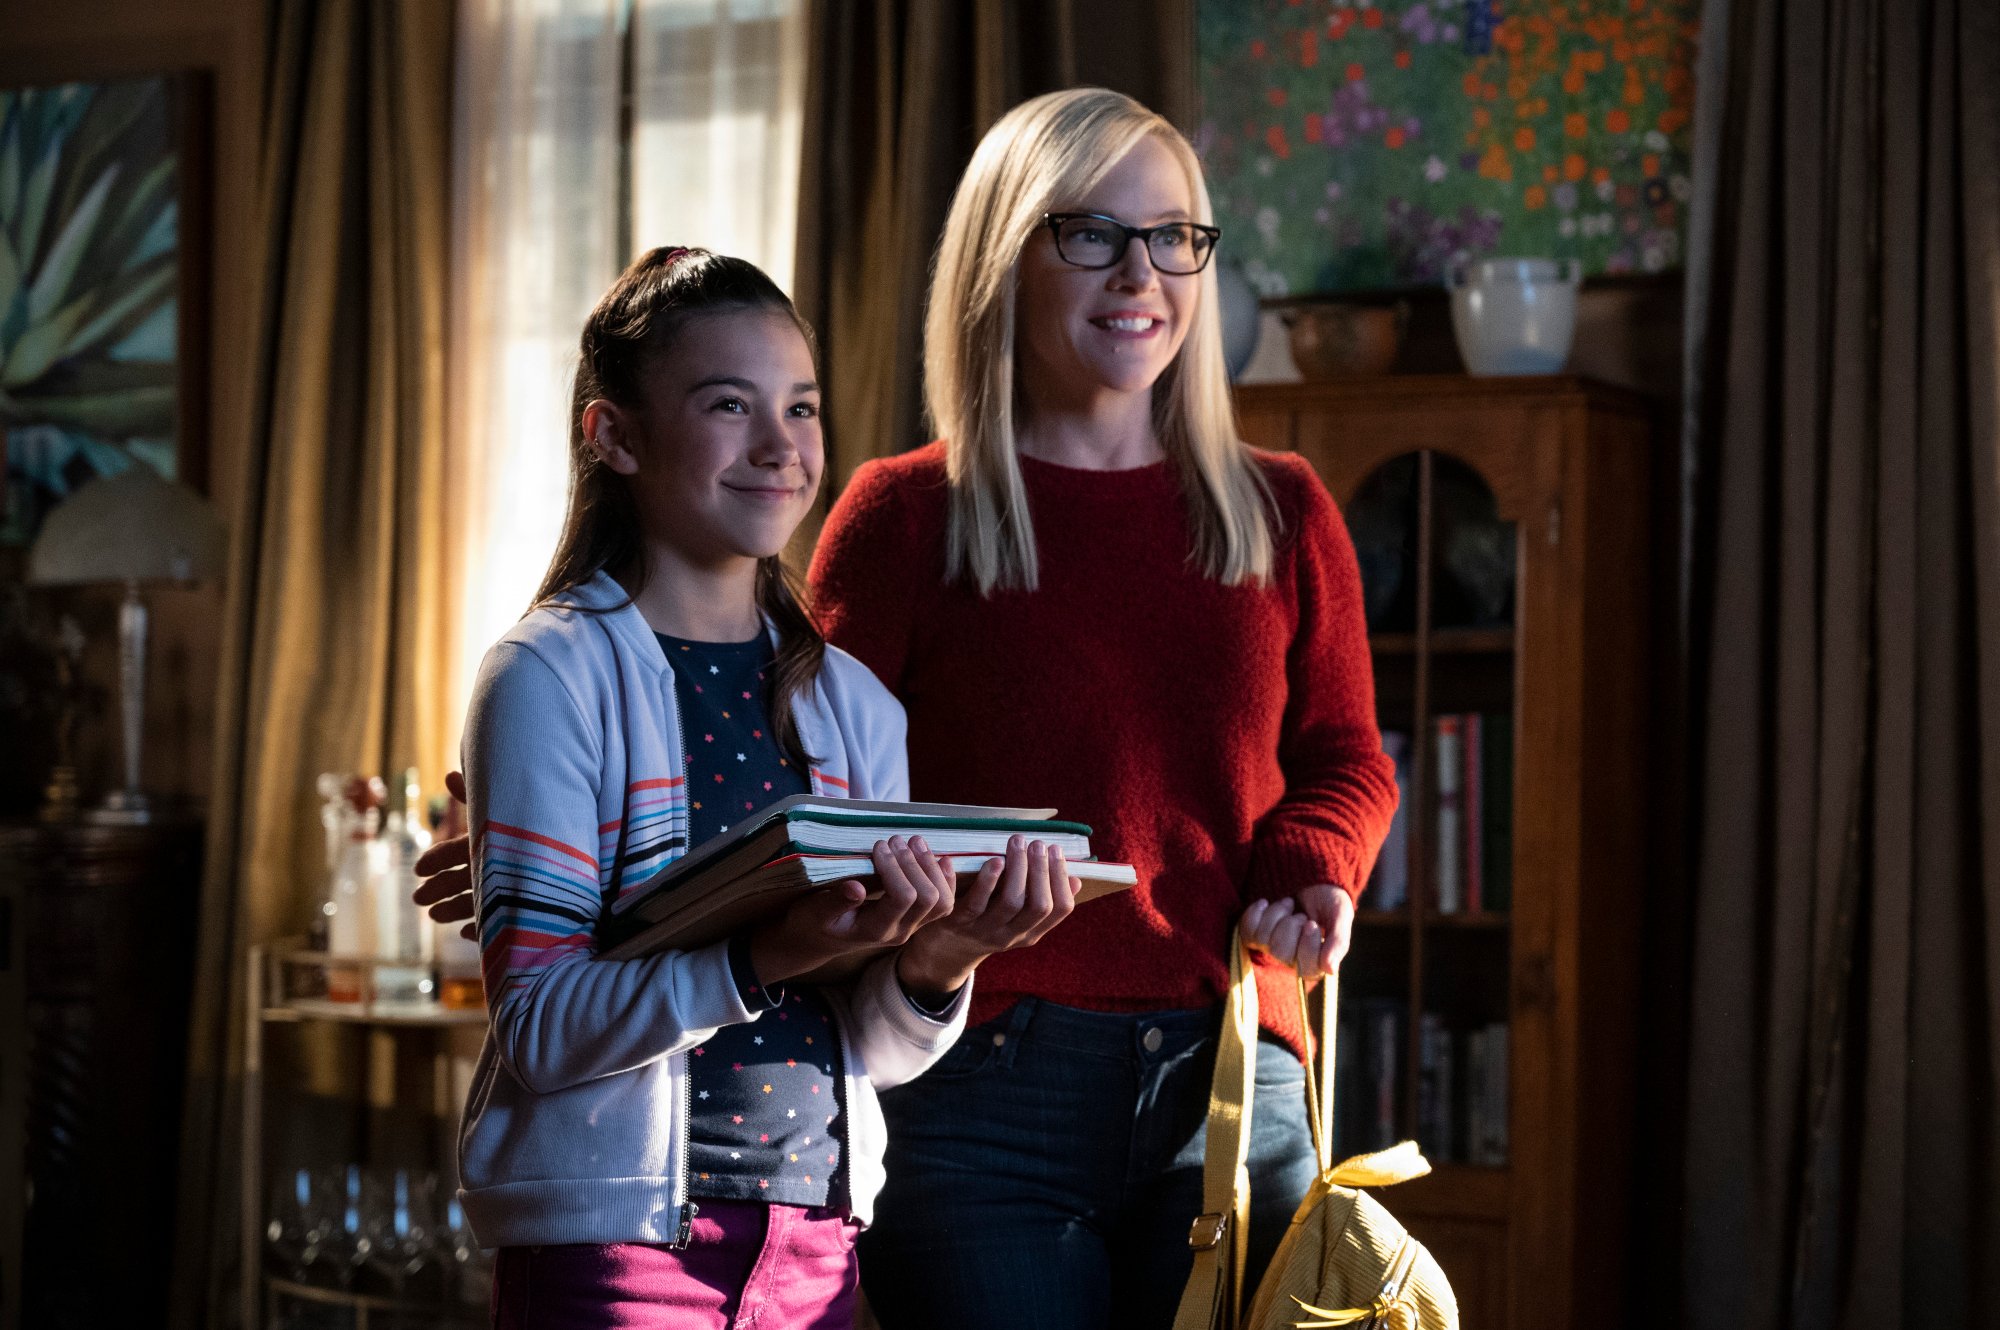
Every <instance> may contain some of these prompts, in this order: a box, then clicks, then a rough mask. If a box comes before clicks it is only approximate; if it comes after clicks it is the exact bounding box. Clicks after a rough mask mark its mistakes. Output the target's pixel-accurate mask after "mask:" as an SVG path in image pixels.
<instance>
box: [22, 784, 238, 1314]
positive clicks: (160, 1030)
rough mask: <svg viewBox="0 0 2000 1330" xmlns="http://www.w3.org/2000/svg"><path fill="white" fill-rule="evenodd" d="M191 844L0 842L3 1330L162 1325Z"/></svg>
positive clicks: (149, 840)
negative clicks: (12, 1328)
mask: <svg viewBox="0 0 2000 1330" xmlns="http://www.w3.org/2000/svg"><path fill="white" fill-rule="evenodd" d="M201 836H202V832H201V827H200V825H199V824H197V823H193V822H182V821H163V822H158V823H154V824H151V825H145V826H114V825H98V824H94V823H89V822H63V823H57V824H53V825H43V824H9V825H6V826H0V934H4V938H5V942H4V946H0V953H4V956H5V962H4V965H0V971H4V977H3V978H0V995H4V998H5V1007H4V1010H3V1011H0V1025H4V1028H5V1034H4V1036H0V1129H4V1131H5V1132H6V1135H7V1155H8V1160H7V1165H6V1167H5V1168H4V1169H0V1181H4V1184H5V1185H6V1187H7V1191H8V1195H7V1197H6V1200H5V1204H6V1206H7V1208H8V1214H7V1216H6V1219H5V1221H4V1230H0V1243H4V1250H0V1290H4V1293H3V1294H0V1296H4V1299H5V1303H4V1307H5V1311H4V1313H0V1325H15V1324H19V1325H164V1324H165V1323H166V1320H167V1312H168V1288H169V1284H170V1282H171V1280H172V1274H173V1271H172V1268H171V1266H172V1259H173V1243H172V1241H171V1240H170V1238H171V1235H172V1233H173V1229H174V1216H175V1209H174V1203H175V1186H176V1184H175V1173H176V1168H177V1162H178V1160H179V1157H180V1120H181V1089H182V1085H183V1081H184V1068H185V1065H186V1059H187V1037H188V1003H189V999H190V995H191V993H192V990H193V984H194V950H195V919H196V902H197V897H198V895H199V884H200V881H201ZM107 1253H111V1254H115V1257H108V1256H107ZM108 1267H115V1271H116V1274H115V1277H107V1275H106V1272H107V1268H108ZM17 1318H18V1319H17Z"/></svg>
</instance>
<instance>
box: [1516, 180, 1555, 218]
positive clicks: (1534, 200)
mask: <svg viewBox="0 0 2000 1330" xmlns="http://www.w3.org/2000/svg"><path fill="white" fill-rule="evenodd" d="M1548 201H1549V192H1548V191H1547V190H1545V189H1543V188H1542V187H1541V186H1540V185H1530V186H1528V192H1527V193H1525V194H1523V195H1522V196H1521V202H1522V203H1524V204H1526V205H1527V208H1528V211H1529V212H1540V211H1541V210H1542V205H1544V204H1546V203H1547V202H1548Z"/></svg>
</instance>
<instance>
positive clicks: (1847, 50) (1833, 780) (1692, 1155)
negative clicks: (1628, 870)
mask: <svg viewBox="0 0 2000 1330" xmlns="http://www.w3.org/2000/svg"><path fill="white" fill-rule="evenodd" d="M1703 41H1704V44H1705V46H1706V48H1707V49H1706V50H1705V52H1704V57H1703V60H1704V68H1703V75H1704V83H1705V87H1706V90H1707V92H1706V106H1705V108H1704V109H1706V110H1708V111H1710V112H1712V114H1710V115H1707V116H1706V117H1703V118H1702V119H1700V120H1698V126H1697V132H1698V134H1699V135H1700V136H1701V143H1700V145H1699V148H1698V151H1699V154H1700V162H1701V165H1702V169H1701V171H1700V172H1699V173H1698V174H1699V176H1700V189H1701V199H1700V204H1701V208H1700V211H1698V213H1697V217H1698V219H1699V218H1704V217H1705V219H1706V220H1703V221H1698V225H1697V230H1696V233H1695V235H1694V236H1693V237H1692V238H1691V239H1692V241H1693V243H1692V244H1691V246H1690V278H1691V294H1692V297H1693V300H1692V302H1691V311H1690V312H1691V316H1692V321H1693V324H1694V327H1693V329H1692V335H1693V337H1694V344H1693V346H1692V355H1691V359H1690V370H1691V380H1692V385H1693V391H1694V397H1693V402H1692V410H1691V414H1690V419H1689V424H1690V431H1689V436H1688V439H1689V442H1688V449H1689V451H1688V454H1687V460H1688V464H1689V474H1690V476H1691V477H1692V480H1693V486H1692V489H1691V498H1692V505H1691V511H1692V514H1693V526H1692V535H1693V539H1692V542H1691V545H1690V548H1691V550H1692V552H1693V555H1694V563H1693V565H1692V567H1691V569H1690V577H1689V581H1688V589H1689V592H1690V607H1691V611H1692V615H1691V624H1692V627H1693V629H1694V634H1695V635H1694V639H1693V650H1692V653H1691V656H1692V662H1693V665H1694V678H1695V682H1696V688H1697V691H1696V694H1695V697H1694V712H1693V714H1694V716H1695V718H1696V721H1697V725H1698V739H1699V747H1698V749H1697V751H1696V753H1695V755H1694V765H1693V772H1694V776H1695V779H1696V781H1697V784H1696V786H1695V789H1694V793H1693V799H1692V804H1691V806H1692V808H1693V810H1694V812H1695V813H1696V815H1697V817H1698V828H1697V836H1696V840H1695V846H1694V855H1693V858H1694V887H1693V889H1694V905H1695V922H1694V939H1693V942H1694V965H1693V976H1692V979H1693V982H1692V985H1691V991H1692V993H1693V999H1692V1001H1693V1009H1692V1012H1691V1024H1690V1034H1691V1051H1690V1064H1689V1080H1690V1094H1689V1101H1688V1115H1687V1131H1688V1137H1689V1139H1688V1143H1687V1160H1688V1163H1687V1169H1686V1186H1687V1195H1686V1198H1685V1210H1684V1226H1685V1231H1684V1245H1685V1265H1684V1280H1685V1284H1684V1289H1685V1300H1686V1314H1685V1318H1684V1320H1683V1321H1682V1322H1681V1323H1683V1324H1687V1325H1691V1326H1696V1327H1712V1328H1713V1330H1724V1328H1725V1327H1726V1328H1727V1330H1764V1328H1765V1327H1778V1326H1785V1327H1795V1326H1854V1327H1861V1326H1870V1327H1874V1326H1913V1327H1917V1326H1926V1327H1927V1326H1937V1327H1961V1326H1971V1325H1988V1324H1992V1323H1993V1322H1994V1319H1995V1317H1996V1316H2000V1096H1996V1085H1995V1078H1996V1041H2000V7H1996V6H1994V5H1993V4H1992V3H1991V0H1728V3H1718V2H1712V3H1710V5H1709V6H1708V13H1707V15H1706V17H1705V19H1704V22H1703Z"/></svg>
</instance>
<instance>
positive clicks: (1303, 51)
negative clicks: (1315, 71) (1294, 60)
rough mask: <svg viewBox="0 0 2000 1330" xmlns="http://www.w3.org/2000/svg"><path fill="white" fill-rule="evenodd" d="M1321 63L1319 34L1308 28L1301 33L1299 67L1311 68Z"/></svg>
mask: <svg viewBox="0 0 2000 1330" xmlns="http://www.w3.org/2000/svg"><path fill="white" fill-rule="evenodd" d="M1317 64H1319V34H1318V33H1317V32H1313V31H1311V30H1307V31H1305V32H1302V33H1300V34H1299V68H1300V69H1311V68H1313V67H1314V66H1315V65H1317Z"/></svg>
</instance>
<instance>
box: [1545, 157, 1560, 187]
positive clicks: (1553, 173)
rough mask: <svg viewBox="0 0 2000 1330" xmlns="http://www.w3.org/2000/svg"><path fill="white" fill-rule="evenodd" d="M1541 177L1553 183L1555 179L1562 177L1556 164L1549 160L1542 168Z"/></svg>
mask: <svg viewBox="0 0 2000 1330" xmlns="http://www.w3.org/2000/svg"><path fill="white" fill-rule="evenodd" d="M1542 179H1543V180H1544V181H1546V182H1547V183H1549V184H1551V185H1553V184H1554V183H1555V182H1556V181H1558V180H1560V179H1562V172H1561V171H1558V170H1557V169H1556V164H1555V163H1554V162H1550V163H1549V164H1548V165H1547V166H1544V167H1543V168H1542Z"/></svg>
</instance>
